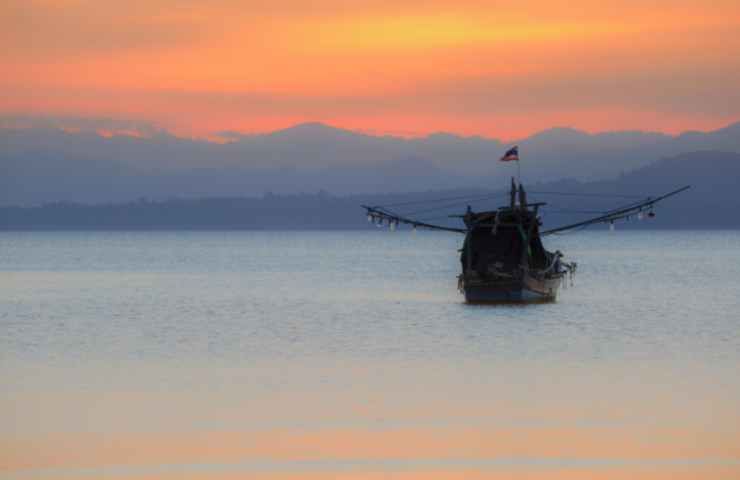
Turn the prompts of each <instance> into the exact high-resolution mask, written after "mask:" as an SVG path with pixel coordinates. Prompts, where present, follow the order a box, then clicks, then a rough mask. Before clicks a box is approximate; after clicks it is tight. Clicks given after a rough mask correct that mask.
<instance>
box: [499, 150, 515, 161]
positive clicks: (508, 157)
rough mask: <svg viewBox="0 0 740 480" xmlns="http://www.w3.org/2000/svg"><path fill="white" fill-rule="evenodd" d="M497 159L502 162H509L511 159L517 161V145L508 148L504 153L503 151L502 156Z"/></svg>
mask: <svg viewBox="0 0 740 480" xmlns="http://www.w3.org/2000/svg"><path fill="white" fill-rule="evenodd" d="M499 160H501V161H502V162H511V161H513V160H516V161H517V162H518V161H519V147H518V146H514V147H512V148H510V149H508V150H507V151H506V153H504V156H503V157H501V158H500V159H499Z"/></svg>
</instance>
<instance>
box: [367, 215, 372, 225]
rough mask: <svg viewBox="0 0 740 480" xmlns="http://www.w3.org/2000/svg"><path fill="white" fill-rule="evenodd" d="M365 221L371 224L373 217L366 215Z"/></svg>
mask: <svg viewBox="0 0 740 480" xmlns="http://www.w3.org/2000/svg"><path fill="white" fill-rule="evenodd" d="M367 221H368V223H373V216H372V215H370V214H369V213H368V214H367Z"/></svg>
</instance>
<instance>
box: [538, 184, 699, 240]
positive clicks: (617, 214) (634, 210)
mask: <svg viewBox="0 0 740 480" xmlns="http://www.w3.org/2000/svg"><path fill="white" fill-rule="evenodd" d="M689 188H691V185H686V186H685V187H681V188H679V189H677V190H673V191H672V192H668V193H666V194H665V195H661V196H659V197H656V198H650V197H648V198H647V199H646V200H644V201H641V202H638V203H636V204H631V205H629V206H625V207H620V208H617V209H614V210H612V211H610V212H607V213H605V214H604V215H602V216H600V217H595V218H591V219H589V220H584V221H582V222H578V223H572V224H570V225H563V226H562V227H557V228H552V229H550V230H545V231H543V232H540V235H541V236H545V235H551V234H553V233H559V232H563V231H565V230H571V229H573V228H578V227H586V226H588V225H594V224H596V223H611V224H613V223H614V221H615V220H620V219H622V218H626V217H629V216H631V215H634V214H638V215H639V214H642V212H644V211H645V210H648V215H649V216H651V217H652V216H655V214H654V213H652V207H653V205H655V204H656V203H658V202H659V201H661V200H664V199H666V198H668V197H672V196H673V195H677V194H679V193H681V192H683V191H685V190H688V189H689Z"/></svg>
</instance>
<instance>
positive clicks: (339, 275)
mask: <svg viewBox="0 0 740 480" xmlns="http://www.w3.org/2000/svg"><path fill="white" fill-rule="evenodd" d="M460 243H461V236H458V235H455V234H437V233H427V232H419V233H418V234H412V233H410V232H407V231H399V232H395V233H390V232H386V231H383V232H381V231H370V232H135V233H134V232H54V233H50V232H14V233H8V232H4V233H0V378H1V379H2V386H1V387H0V478H3V479H28V478H33V479H56V478H64V479H70V478H80V479H83V478H84V479H99V478H109V477H110V478H117V479H142V480H143V479H170V478H177V479H182V478H184V479H209V480H210V479H217V480H220V479H236V478H257V479H289V478H291V479H292V478H301V479H303V478H312V479H313V478H315V479H319V478H321V479H324V478H349V479H363V480H366V479H376V478H378V479H380V478H383V479H386V478H393V479H422V478H424V479H427V478H431V479H442V478H445V479H446V478H455V479H457V478H460V479H462V478H465V479H469V478H472V479H477V478H481V479H482V478H486V479H488V478H492V479H499V478H501V479H504V478H507V479H508V478H522V479H523V478H527V479H532V478H537V479H539V478H543V479H563V480H564V479H581V478H583V479H591V478H608V479H616V478H645V479H668V478H671V479H674V478H692V479H693V478H712V479H723V478H727V479H730V478H732V479H737V478H740V232H665V231H661V232H628V231H622V232H620V231H617V232H602V231H596V232H583V233H578V234H573V235H565V236H557V237H551V238H550V237H548V238H547V239H546V243H547V246H548V248H550V249H556V248H557V249H560V250H562V251H563V252H565V254H566V257H567V258H568V259H570V260H575V261H577V262H578V264H579V270H578V275H577V276H576V278H575V284H574V285H573V286H572V287H570V286H569V288H568V289H566V290H562V291H561V294H560V297H559V300H558V302H557V303H554V304H545V305H529V306H501V307H481V306H469V305H466V304H464V303H463V302H462V296H461V295H459V294H458V293H457V291H456V275H457V273H458V270H459V260H458V253H457V249H458V248H459V247H460Z"/></svg>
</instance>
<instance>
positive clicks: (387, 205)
mask: <svg viewBox="0 0 740 480" xmlns="http://www.w3.org/2000/svg"><path fill="white" fill-rule="evenodd" d="M506 195H508V193H490V194H487V195H486V197H499V196H500V197H504V196H506ZM466 198H476V196H475V195H464V196H458V197H446V198H437V199H432V200H412V201H408V202H400V203H388V204H385V205H375V207H374V208H385V207H401V206H404V205H415V204H419V203H437V202H446V201H452V200H464V199H466Z"/></svg>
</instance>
